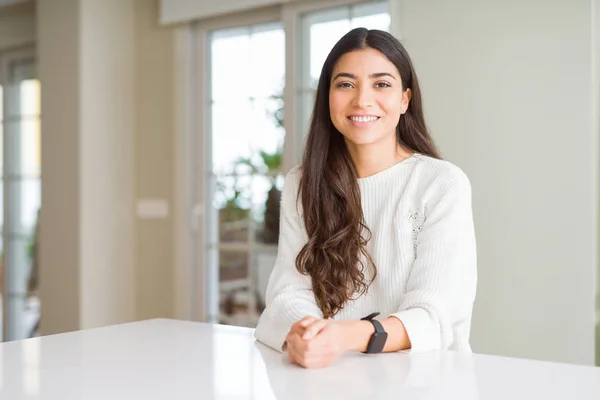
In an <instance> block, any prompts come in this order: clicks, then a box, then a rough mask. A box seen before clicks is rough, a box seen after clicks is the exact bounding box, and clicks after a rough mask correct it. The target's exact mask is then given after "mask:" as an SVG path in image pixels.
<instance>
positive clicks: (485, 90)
mask: <svg viewBox="0 0 600 400" xmlns="http://www.w3.org/2000/svg"><path fill="white" fill-rule="evenodd" d="M392 1H394V2H395V3H394V7H393V12H394V15H393V21H394V22H393V23H394V28H393V30H394V32H395V33H396V34H397V35H399V37H401V38H402V39H403V42H404V43H405V45H406V47H407V49H408V51H409V53H410V54H411V56H412V58H413V61H414V62H415V66H416V70H417V73H418V74H419V77H420V81H421V84H422V89H423V92H424V100H425V108H426V114H427V118H428V121H429V124H430V128H431V130H432V133H433V135H434V137H435V139H436V140H437V141H438V143H439V144H440V147H441V150H442V152H443V155H444V157H445V158H446V159H449V160H450V161H453V162H455V163H457V164H458V165H460V166H461V167H463V168H464V170H465V171H466V172H467V173H468V175H469V176H470V178H471V181H472V185H473V196H474V213H475V218H476V229H477V238H478V250H479V276H480V278H479V289H478V296H477V300H476V306H475V315H474V324H473V329H472V344H473V348H474V351H476V352H479V353H490V354H501V355H508V356H518V357H527V358H535V359H545V360H556V361H563V362H573V363H583V364H593V362H594V318H595V317H594V313H595V291H596V268H597V253H596V248H597V246H598V243H599V242H598V232H597V228H598V217H597V215H598V213H597V209H598V205H599V203H598V195H597V190H598V182H599V181H598V139H597V136H598V132H597V129H596V119H597V116H598V113H597V110H596V108H592V107H593V106H595V105H596V104H595V103H594V102H595V99H594V98H593V96H595V95H596V93H595V92H594V91H593V85H592V84H593V83H594V82H595V74H596V73H597V70H596V69H594V68H593V65H592V43H591V38H592V34H594V35H597V34H598V32H597V31H595V30H594V29H593V28H594V27H592V23H591V22H592V19H591V15H592V12H596V10H592V2H590V1H589V0H569V1H559V0H551V1H549V0H537V1H533V0H530V1H521V0H505V1H497V0H483V1H481V0H479V1H475V0H472V1H470V0H453V1H451V2H441V1H438V0H392Z"/></svg>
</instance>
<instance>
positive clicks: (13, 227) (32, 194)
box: [4, 178, 42, 236]
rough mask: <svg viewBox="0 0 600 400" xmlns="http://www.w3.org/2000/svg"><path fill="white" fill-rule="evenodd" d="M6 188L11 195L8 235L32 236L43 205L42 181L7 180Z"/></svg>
mask: <svg viewBox="0 0 600 400" xmlns="http://www.w3.org/2000/svg"><path fill="white" fill-rule="evenodd" d="M4 187H5V190H7V191H9V193H10V195H9V196H10V198H9V201H10V203H9V213H10V217H11V219H10V220H9V224H8V226H7V227H6V228H7V229H6V230H7V233H8V234H9V235H19V236H28V235H31V234H32V232H33V231H34V229H35V225H36V223H37V217H38V211H39V209H40V205H41V199H42V196H41V180H40V179H39V178H30V179H5V180H4ZM13 213H14V214H13Z"/></svg>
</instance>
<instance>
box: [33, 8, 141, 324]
mask: <svg viewBox="0 0 600 400" xmlns="http://www.w3.org/2000/svg"><path fill="white" fill-rule="evenodd" d="M37 25H38V35H37V42H38V43H37V47H38V63H39V75H40V79H41V82H42V132H43V133H42V176H43V179H42V197H43V201H42V213H41V223H40V229H41V232H40V263H41V268H40V274H41V279H40V285H41V290H40V292H41V303H42V322H41V330H42V334H50V333H57V332H65V331H69V330H76V329H82V328H89V327H96V326H102V325H109V324H115V323H120V322H126V321H130V320H133V319H135V282H134V262H135V245H134V244H135V242H134V239H135V236H134V231H135V225H134V221H135V220H134V218H135V217H134V214H133V210H134V197H133V196H134V181H133V177H134V165H135V164H134V149H133V140H134V134H135V83H134V68H135V63H134V33H135V29H134V27H135V19H134V7H133V0H103V1H102V2H98V1H94V0H60V1H52V2H50V1H40V2H39V3H38V10H37Z"/></svg>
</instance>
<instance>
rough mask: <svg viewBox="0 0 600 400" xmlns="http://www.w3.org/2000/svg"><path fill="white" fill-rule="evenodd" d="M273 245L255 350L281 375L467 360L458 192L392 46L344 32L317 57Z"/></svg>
mask: <svg viewBox="0 0 600 400" xmlns="http://www.w3.org/2000/svg"><path fill="white" fill-rule="evenodd" d="M280 235H281V236H280V241H279V248H278V257H277V261H276V264H275V266H274V269H273V272H272V274H271V277H270V280H269V283H268V288H267V294H266V303H267V304H266V309H265V310H264V312H263V314H262V315H261V318H260V320H259V323H258V326H257V328H256V330H255V337H256V338H257V339H258V341H260V342H262V343H264V344H266V345H268V346H270V347H272V348H274V349H276V350H278V351H281V352H285V351H287V353H288V357H289V359H290V361H291V362H293V363H296V364H298V365H301V366H303V367H306V368H314V367H325V366H329V365H331V364H332V363H333V362H334V361H335V360H336V359H337V358H338V357H339V356H340V355H342V354H343V353H344V352H346V351H362V352H365V353H379V352H393V351H400V350H404V351H412V352H423V351H430V350H438V349H452V350H458V351H471V348H470V345H469V333H470V326H471V314H472V309H473V302H474V299H475V292H476V282H477V256H476V242H475V232H474V224H473V216H472V209H471V186H470V182H469V179H468V178H467V176H466V175H465V174H464V172H463V171H462V170H461V169H459V168H458V167H457V166H455V165H453V164H451V163H449V162H447V161H443V160H441V159H440V156H439V154H438V151H437V150H436V148H435V145H434V143H433V141H432V139H431V137H430V136H429V133H428V132H427V128H426V124H425V120H424V117H423V109H422V104H421V92H420V90H419V84H418V82H417V76H416V74H415V71H414V69H413V66H412V63H411V60H410V58H409V56H408V54H407V52H406V50H405V49H404V47H403V46H402V44H400V42H398V40H396V39H395V38H394V37H393V36H392V35H390V34H388V33H386V32H383V31H377V30H367V29H364V28H358V29H354V30H352V31H350V32H349V33H347V34H346V35H345V36H344V37H342V38H341V39H340V40H339V42H338V43H337V44H336V45H335V46H334V47H333V49H332V50H331V53H330V54H329V56H328V57H327V60H326V61H325V64H324V65H323V69H322V71H321V76H320V79H319V84H318V89H317V96H316V100H315V105H314V110H313V115H312V122H311V125H310V131H309V133H308V138H307V142H306V148H305V152H304V156H303V161H302V165H301V166H297V167H295V168H293V169H292V170H291V171H290V172H289V173H288V175H287V178H286V182H285V187H284V190H283V195H282V203H281V233H280ZM375 316H379V318H375Z"/></svg>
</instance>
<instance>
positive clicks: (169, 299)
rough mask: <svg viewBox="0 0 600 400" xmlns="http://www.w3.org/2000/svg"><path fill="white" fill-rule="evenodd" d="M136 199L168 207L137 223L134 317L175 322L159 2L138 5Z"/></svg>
mask: <svg viewBox="0 0 600 400" xmlns="http://www.w3.org/2000/svg"><path fill="white" fill-rule="evenodd" d="M135 7H136V49H135V55H136V101H137V103H136V106H137V110H136V125H137V129H136V140H135V147H136V182H135V190H136V198H137V199H138V200H139V199H162V200H166V201H167V202H168V204H169V209H170V211H171V212H170V214H169V217H168V218H165V219H138V220H137V223H136V234H137V242H136V257H137V261H136V288H137V295H136V307H137V311H136V317H137V318H138V319H146V318H154V317H172V316H173V312H174V310H173V307H174V305H173V295H174V293H173V271H174V265H173V264H174V250H173V218H172V210H173V190H174V184H173V164H174V160H173V143H174V136H175V133H174V132H173V127H174V120H173V118H174V107H173V101H174V98H173V91H174V87H173V82H174V80H173V65H174V61H173V51H174V50H173V46H174V37H173V35H174V32H173V29H174V28H168V27H167V28H165V27H159V25H158V0H136V1H135Z"/></svg>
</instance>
